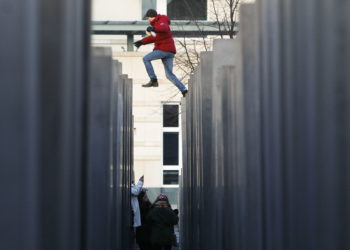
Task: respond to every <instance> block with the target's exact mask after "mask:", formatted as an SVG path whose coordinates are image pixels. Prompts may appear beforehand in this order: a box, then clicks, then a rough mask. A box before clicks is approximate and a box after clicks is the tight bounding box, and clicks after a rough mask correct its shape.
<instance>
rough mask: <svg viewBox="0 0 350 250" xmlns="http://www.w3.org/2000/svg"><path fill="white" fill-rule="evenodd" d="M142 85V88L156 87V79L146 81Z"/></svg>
mask: <svg viewBox="0 0 350 250" xmlns="http://www.w3.org/2000/svg"><path fill="white" fill-rule="evenodd" d="M142 87H144V88H149V87H158V80H157V79H151V80H150V81H149V82H148V83H146V84H143V85H142Z"/></svg>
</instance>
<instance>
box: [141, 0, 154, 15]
mask: <svg viewBox="0 0 350 250" xmlns="http://www.w3.org/2000/svg"><path fill="white" fill-rule="evenodd" d="M149 9H154V10H156V9H157V0H142V13H141V15H142V17H141V18H142V19H145V16H144V15H145V14H146V12H147V10H149Z"/></svg>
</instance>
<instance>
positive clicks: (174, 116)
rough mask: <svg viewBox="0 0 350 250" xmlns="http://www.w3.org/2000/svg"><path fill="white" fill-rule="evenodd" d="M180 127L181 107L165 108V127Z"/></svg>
mask: <svg viewBox="0 0 350 250" xmlns="http://www.w3.org/2000/svg"><path fill="white" fill-rule="evenodd" d="M178 126H179V105H164V106H163V127H178Z"/></svg>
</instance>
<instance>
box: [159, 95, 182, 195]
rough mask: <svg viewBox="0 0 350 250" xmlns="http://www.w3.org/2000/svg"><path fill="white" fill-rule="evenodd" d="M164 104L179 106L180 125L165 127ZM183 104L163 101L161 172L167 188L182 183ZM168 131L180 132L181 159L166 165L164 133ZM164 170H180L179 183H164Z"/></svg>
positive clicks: (162, 181) (179, 148)
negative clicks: (176, 162) (164, 158)
mask: <svg viewBox="0 0 350 250" xmlns="http://www.w3.org/2000/svg"><path fill="white" fill-rule="evenodd" d="M164 105H177V106H178V110H179V117H178V119H179V126H178V127H164V123H163V120H164V119H163V116H164V107H163V106H164ZM180 111H181V105H180V102H163V103H162V111H161V113H162V116H161V117H162V130H161V133H162V135H161V138H162V168H161V171H162V174H161V187H166V188H170V187H176V188H178V187H179V185H180V176H181V169H182V168H181V166H182V131H181V114H180ZM166 132H177V133H178V140H179V141H178V151H179V160H178V165H164V162H163V157H164V151H163V149H164V133H166ZM164 170H176V171H179V183H178V184H164Z"/></svg>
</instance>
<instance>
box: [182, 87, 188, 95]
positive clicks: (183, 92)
mask: <svg viewBox="0 0 350 250" xmlns="http://www.w3.org/2000/svg"><path fill="white" fill-rule="evenodd" d="M187 92H188V90H187V89H185V90H184V91H181V93H182V96H183V97H186V94H187Z"/></svg>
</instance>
